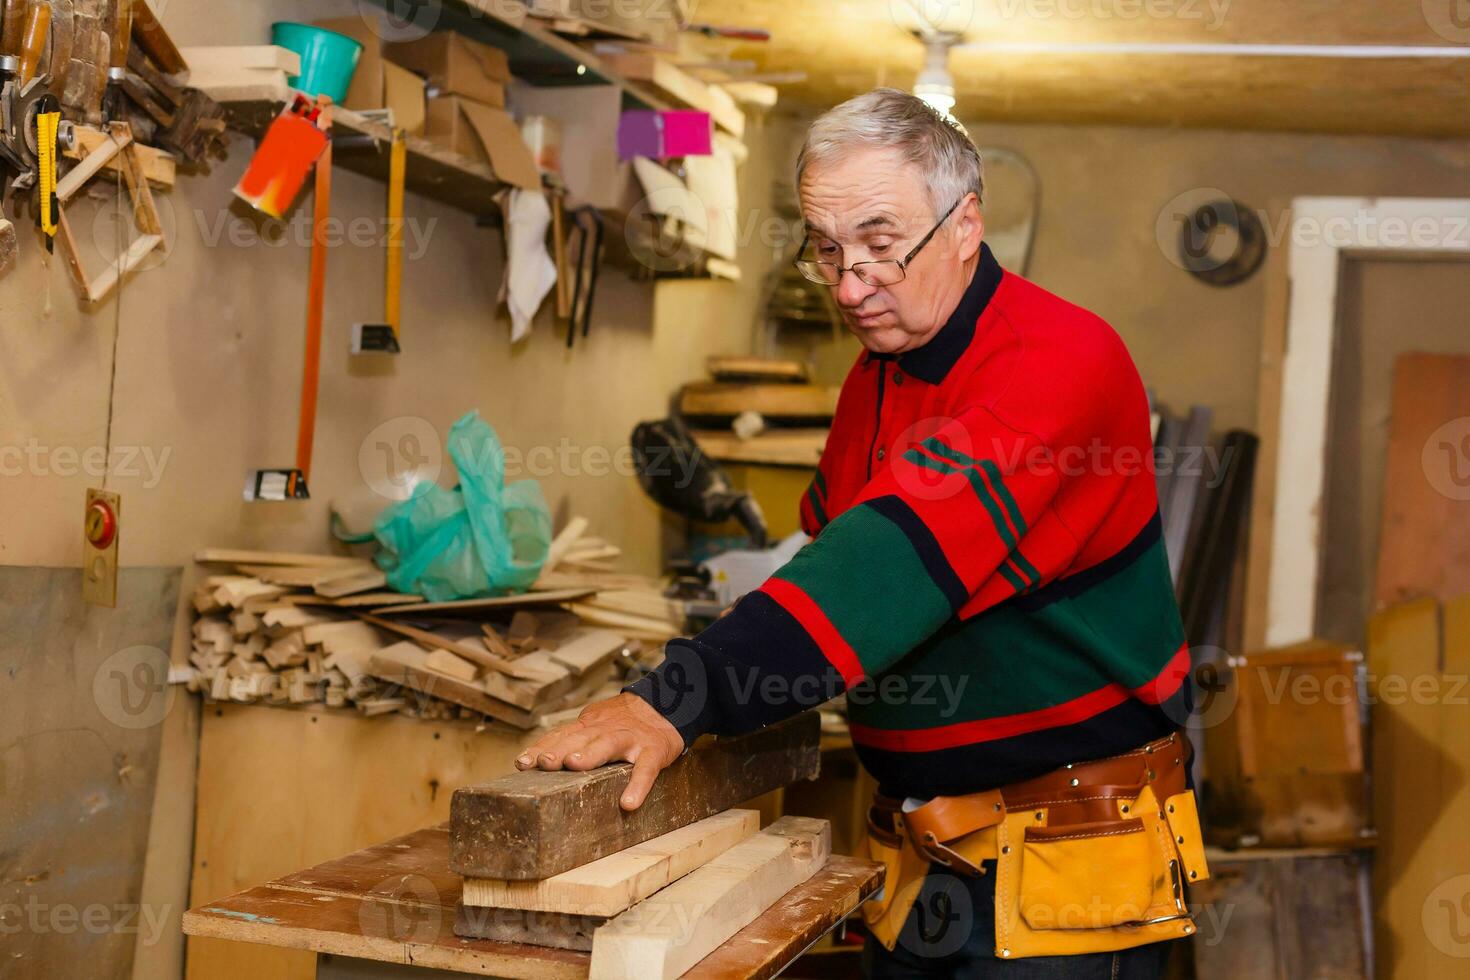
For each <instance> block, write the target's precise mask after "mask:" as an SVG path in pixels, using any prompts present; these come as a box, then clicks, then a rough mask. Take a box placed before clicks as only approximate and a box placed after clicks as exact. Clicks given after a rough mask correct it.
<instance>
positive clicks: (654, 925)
mask: <svg viewBox="0 0 1470 980" xmlns="http://www.w3.org/2000/svg"><path fill="white" fill-rule="evenodd" d="M831 850H832V825H831V824H829V823H828V822H827V821H825V820H813V819H812V818H810V817H782V818H781V819H780V820H777V821H776V822H775V823H773V824H771V826H769V827H767V828H766V829H765V830H764V831H762V832H761V833H759V834H755V835H753V836H751V837H747V838H746V839H745V840H743V841H741V842H740V843H739V844H736V845H735V846H734V847H732V848H730V849H729V850H728V851H725V852H724V853H723V854H721V855H719V856H718V857H716V858H714V859H713V860H712V861H710V862H709V863H708V864H706V865H704V866H703V867H701V868H699V869H697V870H695V871H693V872H691V873H690V874H688V875H686V876H685V877H683V878H681V879H679V880H678V881H676V882H674V883H673V884H672V885H670V886H669V887H667V888H665V889H664V890H663V891H661V892H659V893H657V894H655V895H653V896H652V897H650V898H647V899H645V900H643V901H642V902H640V903H638V905H636V906H635V907H633V908H631V909H629V910H628V911H627V912H624V913H623V914H622V915H620V916H618V917H617V918H615V919H613V920H612V921H610V922H608V923H607V925H605V926H603V927H601V928H600V929H598V930H597V932H596V933H595V934H594V935H593V937H592V965H591V969H590V971H589V974H588V975H589V976H590V977H592V978H594V980H672V978H674V977H677V976H680V975H681V974H683V973H684V972H685V971H686V970H688V969H689V968H690V967H692V966H693V965H694V964H695V963H698V962H699V961H700V960H702V959H704V957H705V956H707V955H708V954H709V953H711V952H713V951H714V949H715V948H716V947H718V946H719V945H720V944H721V943H723V942H724V941H725V940H727V939H729V938H730V937H731V936H733V935H735V933H737V932H739V931H740V930H741V929H743V928H745V927H746V926H747V925H749V924H750V923H751V922H753V921H754V920H755V919H756V918H757V917H758V916H759V915H760V914H761V913H762V912H764V911H765V910H766V909H767V908H769V907H771V906H772V905H774V904H775V902H776V900H777V899H779V898H780V897H781V896H782V895H784V894H786V893H787V892H789V891H790V890H791V889H792V888H795V887H796V886H797V885H799V884H801V883H802V882H803V881H806V880H807V879H808V878H810V877H811V876H812V875H813V874H815V873H816V872H817V871H818V870H819V869H821V867H822V866H823V865H824V864H826V863H827V857H828V855H829V854H830V853H831Z"/></svg>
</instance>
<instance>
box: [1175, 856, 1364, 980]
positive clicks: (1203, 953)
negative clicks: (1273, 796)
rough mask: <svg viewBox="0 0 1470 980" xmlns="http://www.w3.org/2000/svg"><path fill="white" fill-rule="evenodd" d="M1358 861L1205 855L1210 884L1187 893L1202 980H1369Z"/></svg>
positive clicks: (1360, 863)
mask: <svg viewBox="0 0 1470 980" xmlns="http://www.w3.org/2000/svg"><path fill="white" fill-rule="evenodd" d="M1366 860H1367V859H1366V857H1365V856H1364V855H1362V854H1359V853H1352V852H1347V853H1330V852H1309V851H1274V852H1261V853H1254V854H1253V853H1251V852H1244V851H1242V852H1227V851H1219V850H1214V849H1212V850H1211V851H1210V852H1209V854H1208V861H1209V864H1210V878H1209V880H1208V881H1202V882H1198V883H1196V884H1192V885H1190V888H1189V904H1190V908H1191V909H1193V910H1194V913H1195V922H1196V923H1197V924H1198V926H1199V935H1198V936H1197V937H1196V938H1197V941H1196V942H1194V943H1193V944H1191V945H1192V946H1193V950H1194V964H1195V974H1196V976H1197V977H1198V978H1199V980H1240V978H1247V977H1248V978H1250V980H1297V978H1299V977H1331V978H1333V980H1368V977H1369V974H1368V972H1367V966H1366V959H1367V950H1366V949H1365V944H1364V941H1363V940H1364V936H1363V921H1364V918H1365V917H1366V916H1367V914H1368V909H1366V908H1365V907H1364V897H1365V896H1364V894H1363V892H1362V877H1363V875H1365V874H1366V867H1365V862H1366Z"/></svg>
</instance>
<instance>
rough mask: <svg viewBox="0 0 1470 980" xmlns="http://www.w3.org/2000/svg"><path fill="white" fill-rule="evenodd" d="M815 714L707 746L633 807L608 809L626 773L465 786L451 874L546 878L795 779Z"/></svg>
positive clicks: (811, 746)
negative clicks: (638, 805) (453, 872)
mask: <svg viewBox="0 0 1470 980" xmlns="http://www.w3.org/2000/svg"><path fill="white" fill-rule="evenodd" d="M819 727H820V726H819V722H818V719H817V716H816V713H815V712H806V713H804V714H802V715H798V716H797V717H796V718H793V719H791V720H790V721H786V722H783V723H781V724H779V725H772V726H771V727H769V728H766V729H763V730H761V731H758V732H754V733H752V734H750V735H743V736H740V737H738V738H722V739H712V740H709V741H707V742H705V743H704V744H702V745H701V746H699V747H697V748H695V750H694V751H692V752H689V753H686V754H685V755H684V756H682V757H681V758H680V759H679V760H678V761H677V762H675V763H674V764H673V765H671V766H669V767H668V768H667V769H665V770H664V771H663V772H662V773H661V774H660V775H659V778H658V782H657V783H655V784H654V787H653V791H652V792H651V793H650V794H649V796H648V798H647V799H646V800H645V801H644V803H643V805H642V806H641V807H639V808H638V809H637V810H634V811H632V812H631V813H629V812H625V811H624V810H623V809H622V808H621V807H620V806H619V805H618V798H619V797H620V796H621V794H622V791H623V788H624V787H625V786H626V785H627V782H628V774H629V772H631V770H632V767H631V766H630V765H629V764H627V763H618V764H616V765H611V766H603V767H602V768H600V769H594V770H591V771H590V772H568V771H562V772H540V771H536V770H532V771H529V772H519V773H514V774H512V775H510V776H503V777H501V778H500V779H497V780H494V781H493V782H489V783H484V784H481V785H478V786H466V787H464V788H462V789H459V790H457V791H456V792H455V794H454V803H453V806H452V808H451V820H452V827H453V829H452V835H451V836H452V838H453V853H452V857H451V867H453V868H454V870H455V871H457V872H459V873H460V874H462V875H465V876H466V877H474V878H510V879H516V880H522V879H527V878H549V877H551V876H552V875H555V874H560V873H561V872H563V871H566V870H567V869H569V868H575V867H577V866H579V865H583V864H587V863H588V862H590V861H596V860H597V859H598V858H601V857H605V856H606V855H608V854H611V853H613V852H614V851H620V850H622V849H624V848H626V847H631V846H632V845H634V844H638V843H641V842H643V841H646V840H648V839H649V838H652V837H657V836H658V835H659V834H663V833H667V832H668V831H670V830H673V829H674V828H676V827H682V826H684V825H686V824H689V823H693V822H694V821H695V820H700V819H703V818H704V817H707V816H709V815H710V814H712V813H718V812H720V811H721V810H725V809H728V808H729V807H731V806H733V805H735V804H737V803H740V802H743V801H744V800H748V799H750V798H751V797H753V796H757V795H759V794H761V793H764V792H767V791H768V790H772V789H776V788H778V787H781V786H785V785H786V784H788V783H792V782H795V781H797V780H799V779H814V778H816V775H817V770H818V767H819V765H820V758H819V754H818V750H817V745H818V740H819V736H820V732H819Z"/></svg>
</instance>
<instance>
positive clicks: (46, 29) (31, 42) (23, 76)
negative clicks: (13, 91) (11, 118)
mask: <svg viewBox="0 0 1470 980" xmlns="http://www.w3.org/2000/svg"><path fill="white" fill-rule="evenodd" d="M50 31H51V6H50V4H47V3H45V2H44V0H42V2H33V3H32V4H31V6H30V7H29V9H27V10H26V20H25V28H24V29H23V30H22V31H21V42H20V68H19V70H18V71H17V72H16V81H18V82H19V83H20V84H21V87H22V88H24V87H25V84H26V83H27V82H29V81H30V80H31V79H32V78H34V77H35V75H36V69H37V68H39V67H40V65H41V55H43V54H44V53H45V52H46V38H47V37H48V35H49V34H50Z"/></svg>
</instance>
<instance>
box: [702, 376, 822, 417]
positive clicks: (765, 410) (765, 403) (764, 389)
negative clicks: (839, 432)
mask: <svg viewBox="0 0 1470 980" xmlns="http://www.w3.org/2000/svg"><path fill="white" fill-rule="evenodd" d="M836 408H837V389H836V388H827V387H822V386H820V385H792V384H738V383H726V382H723V381H699V382H695V383H694V384H689V385H685V386H684V391H683V394H682V395H681V396H680V399H679V409H680V411H682V412H683V413H684V414H685V415H690V416H696V417H698V416H711V415H716V416H718V415H739V414H740V413H741V412H745V411H752V412H760V413H761V414H762V415H769V416H774V417H778V418H780V417H787V418H797V417H814V418H823V417H824V418H831V417H832V412H833V411H834V410H836Z"/></svg>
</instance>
